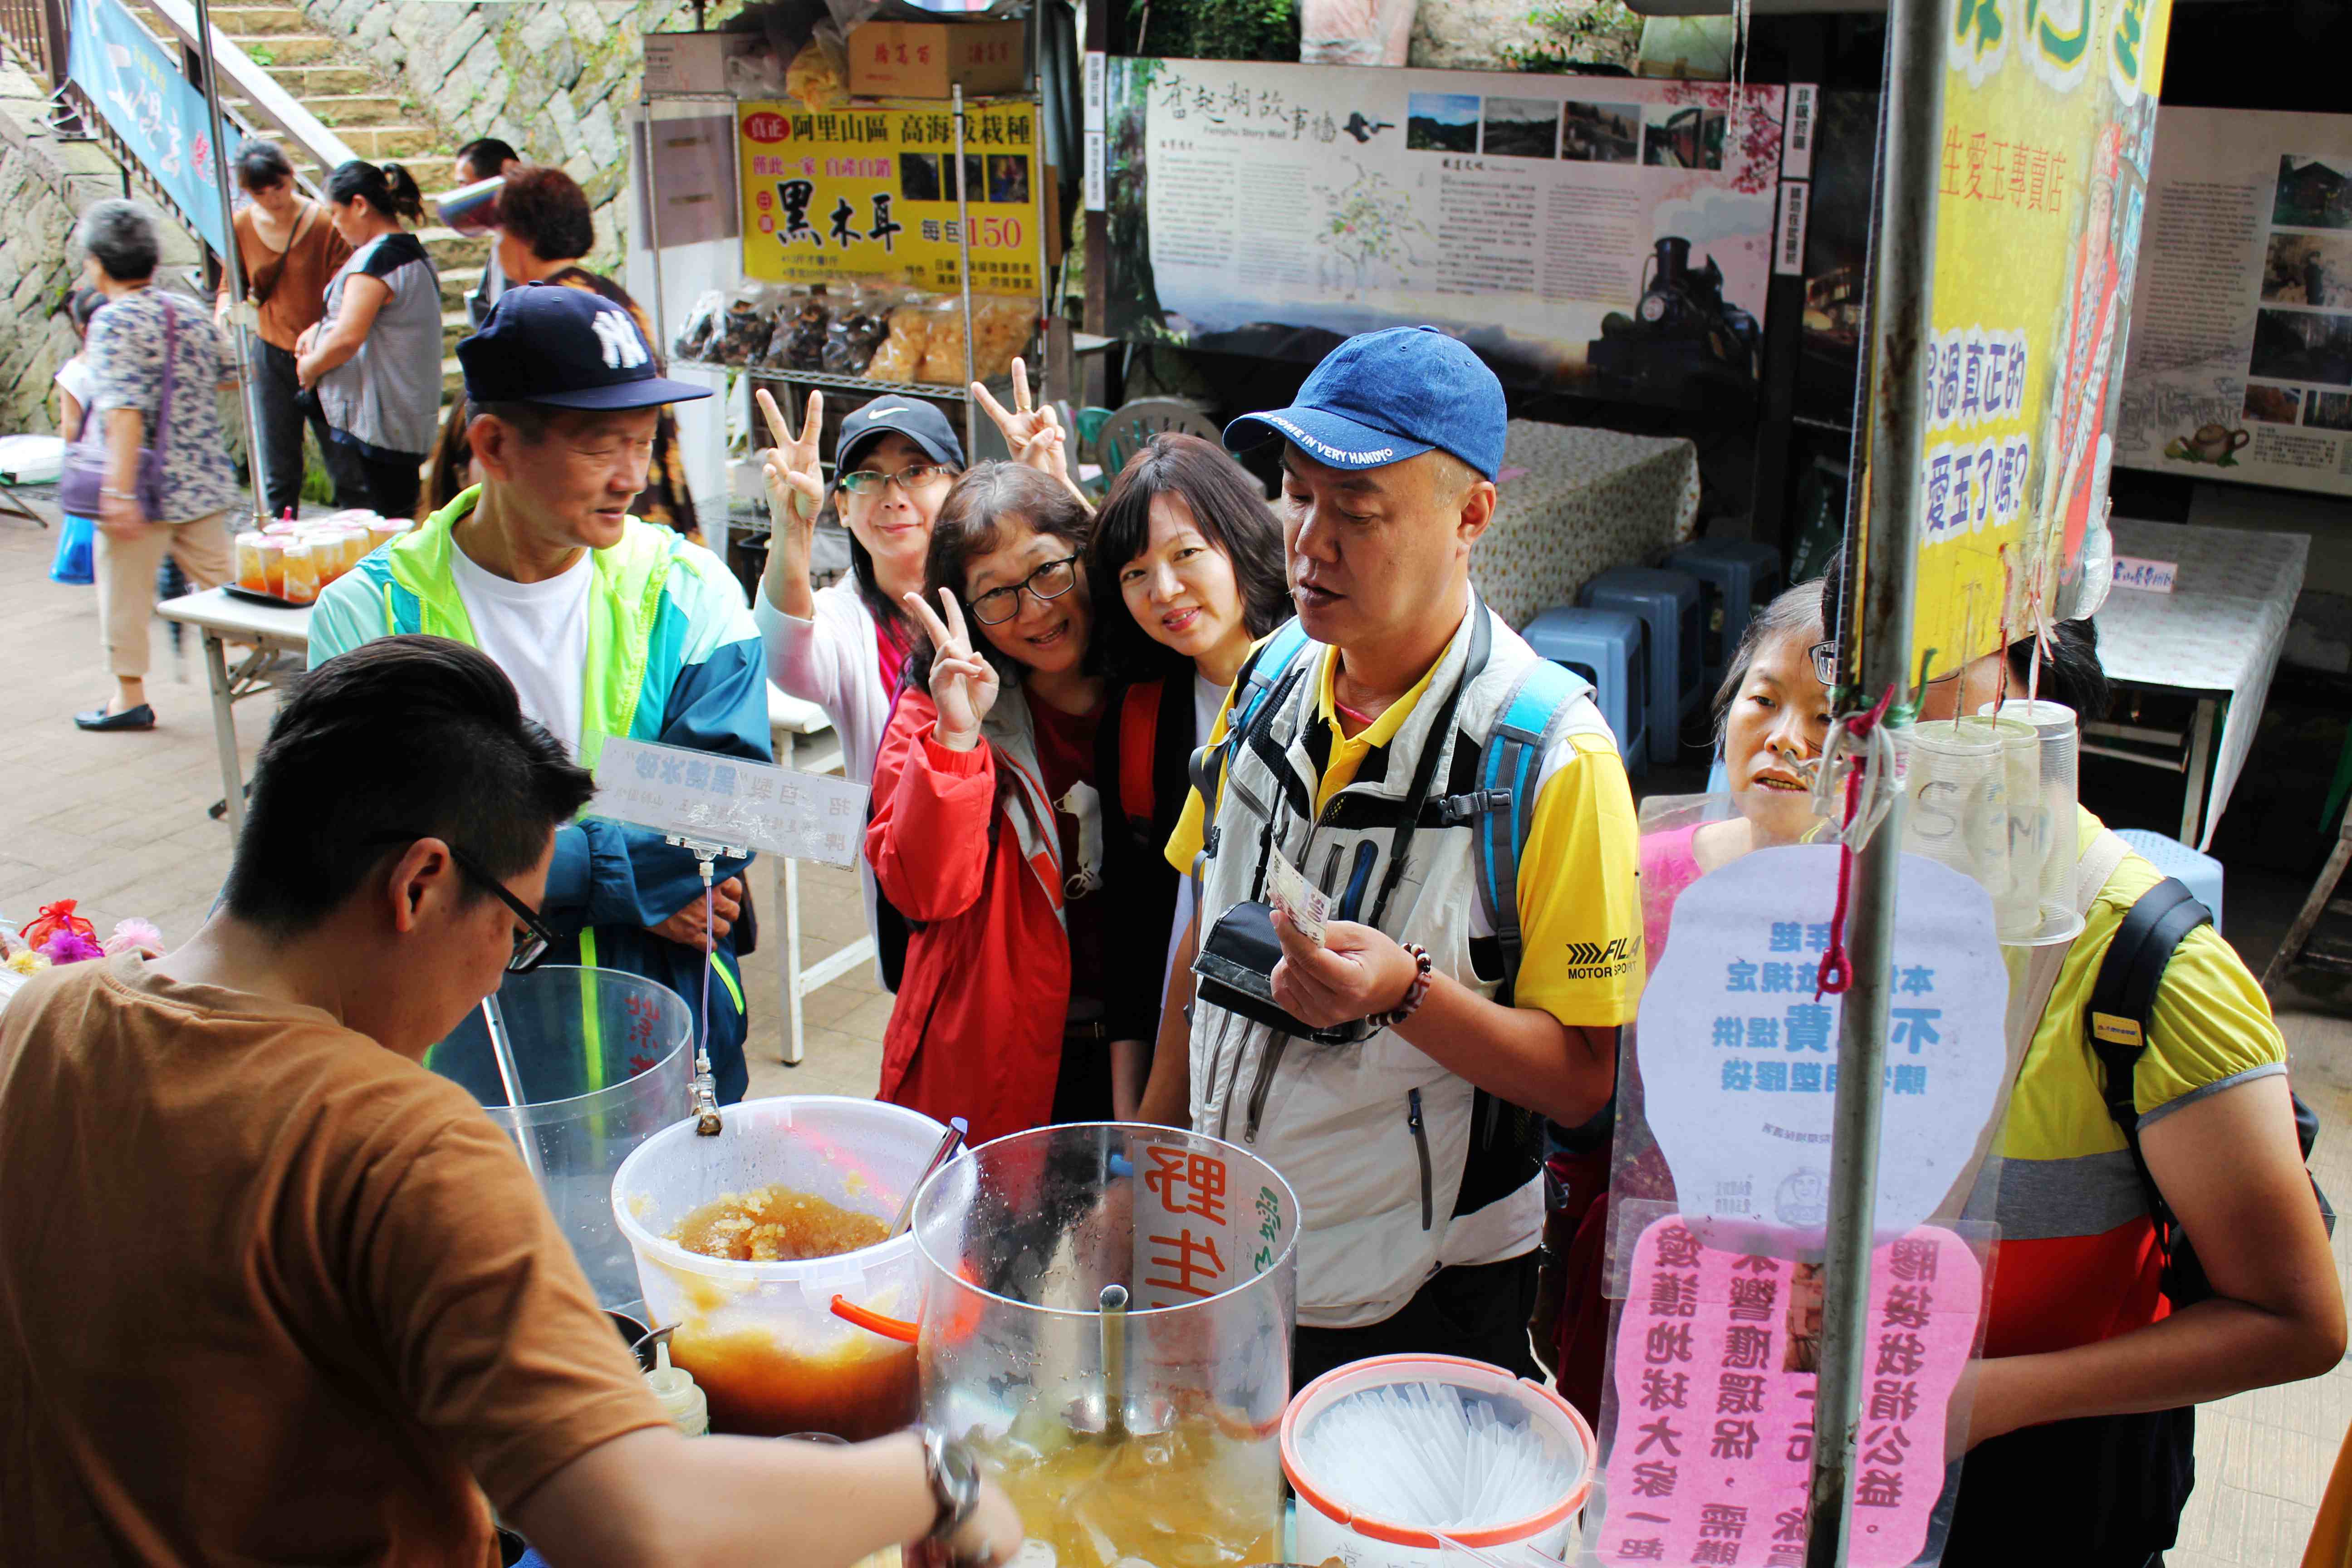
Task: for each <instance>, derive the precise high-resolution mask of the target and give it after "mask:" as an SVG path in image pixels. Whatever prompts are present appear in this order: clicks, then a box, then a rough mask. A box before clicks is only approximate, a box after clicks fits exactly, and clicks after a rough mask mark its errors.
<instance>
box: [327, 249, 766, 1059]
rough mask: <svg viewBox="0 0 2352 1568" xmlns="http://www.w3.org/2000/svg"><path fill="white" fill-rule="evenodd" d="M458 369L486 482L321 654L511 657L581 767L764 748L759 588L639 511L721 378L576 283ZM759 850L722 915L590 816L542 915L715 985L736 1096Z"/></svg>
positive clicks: (562, 939)
mask: <svg viewBox="0 0 2352 1568" xmlns="http://www.w3.org/2000/svg"><path fill="white" fill-rule="evenodd" d="M457 361H458V363H460V364H462V365H463V366H464V367H465V371H466V404H467V424H466V439H467V443H468V445H470V446H471V447H472V448H473V453H474V462H475V466H476V468H477V469H478V471H479V473H480V474H481V476H482V482H481V483H480V484H479V485H478V486H476V487H475V488H473V489H468V490H466V491H464V492H462V493H460V494H459V495H458V496H457V499H456V500H453V501H451V502H450V503H449V504H448V505H447V506H445V507H443V508H442V509H441V510H439V511H437V512H435V513H434V514H433V515H432V516H431V517H429V518H427V519H425V521H424V522H423V523H422V524H421V525H420V526H419V527H418V528H417V529H416V530H415V531H413V532H410V533H406V534H404V535H402V536H401V537H400V538H399V539H397V540H394V542H392V543H390V544H387V545H385V546H384V547H383V548H382V549H380V550H378V551H376V552H374V553H373V554H372V555H370V556H369V557H368V558H367V559H366V560H364V561H362V562H361V563H360V564H359V565H358V566H357V567H356V568H354V569H353V570H352V571H350V572H347V573H345V574H343V575H342V576H341V578H339V579H338V580H337V581H336V582H335V583H334V584H332V585H331V586H330V587H329V588H328V589H327V591H326V592H325V593H323V594H321V595H320V596H319V603H318V606H317V608H316V609H314V610H313V611H312V612H311V618H310V662H311V663H312V664H314V665H315V664H320V663H322V662H324V661H325V660H326V659H329V658H332V657H334V656H335V655H336V654H338V653H341V652H342V651H343V650H344V649H346V648H351V647H358V646H359V645H360V644H362V643H365V642H371V641H373V640H374V639H375V638H377V637H389V636H392V635H394V634H396V633H403V632H430V633H433V634H436V635H437V636H440V637H455V638H457V640H458V641H460V642H465V643H470V644H472V645H473V646H474V647H478V648H480V649H481V650H482V651H483V652H484V653H487V654H488V655H489V656H490V658H493V659H495V660H496V661H497V662H498V665H499V668H501V669H503V670H504V671H506V674H507V678H508V679H510V680H512V681H513V682H514V685H515V691H516V694H517V695H518V696H520V698H521V700H522V710H523V711H524V712H525V713H527V714H529V715H530V717H531V718H533V719H536V720H537V721H539V722H540V723H541V724H543V725H545V726H546V727H547V728H548V730H549V731H551V732H552V733H553V734H554V736H555V738H556V739H557V740H559V741H561V742H563V743H564V745H565V746H567V747H568V748H570V749H571V751H572V755H573V756H574V757H575V758H577V759H578V760H579V761H580V762H581V763H583V764H584V765H587V766H592V767H593V765H594V764H595V762H596V758H597V756H598V755H599V753H600V752H602V751H603V749H604V742H606V741H609V740H612V739H614V738H616V737H621V738H626V739H629V740H636V741H657V742H664V743H667V744H669V745H673V746H684V747H688V748H691V749H692V750H695V751H699V752H710V753H713V754H714V755H717V756H720V757H730V758H737V757H740V758H750V759H753V760H756V761H759V762H766V761H767V760H768V759H769V756H770V754H771V751H770V742H769V738H768V737H769V731H768V683H767V660H766V657H765V656H764V654H763V653H762V652H761V646H760V634H759V630H758V628H757V627H756V626H753V625H752V624H751V610H750V607H749V606H748V605H745V604H744V602H743V590H742V587H741V585H740V584H739V583H738V582H737V581H736V579H735V577H734V575H733V574H731V573H730V572H729V571H728V569H727V568H726V567H725V566H724V565H723V564H721V563H720V562H719V558H718V557H717V556H715V555H713V554H711V553H710V552H709V551H707V550H705V549H703V548H702V547H701V546H700V545H698V544H695V543H693V542H689V541H688V540H687V539H685V538H683V537H681V536H680V535H678V534H677V533H675V532H673V531H670V530H669V529H667V528H665V527H662V526H661V525H660V524H658V523H652V522H647V521H645V520H644V519H642V518H637V517H632V516H631V515H630V514H629V505H630V503H631V502H632V501H634V500H636V497H637V492H638V491H639V490H641V489H644V488H645V485H646V471H647V468H648V466H649V465H650V463H651V461H652V458H653V449H654V425H655V421H656V416H658V414H659V412H660V409H661V405H664V404H667V403H682V402H686V401H688V399H692V398H698V397H708V396H709V395H710V394H709V390H708V389H707V388H704V387H700V386H697V385H695V384H692V383H689V382H683V381H669V380H667V379H665V378H664V377H663V376H662V374H661V373H660V371H659V370H658V368H657V367H656V364H655V363H654V354H653V349H652V346H651V345H650V344H648V343H647V342H646V339H645V334H644V333H642V332H641V331H638V330H637V324H636V322H635V321H634V320H632V319H631V317H630V314H629V312H628V311H627V310H624V309H623V308H622V307H620V306H618V305H616V304H614V303H613V302H611V301H610V300H605V299H603V298H602V297H600V296H598V295H596V294H593V293H591V292H589V291H588V290H586V289H569V288H565V287H563V286H562V285H561V284H552V283H533V284H527V285H525V286H523V287H521V288H519V289H509V290H507V292H506V293H504V294H502V295H500V296H499V302H498V304H497V305H496V306H494V307H493V308H492V309H491V310H490V314H489V318H488V320H487V321H484V322H483V324H482V330H481V331H478V332H476V333H475V334H474V335H473V336H472V337H469V338H467V339H466V340H465V341H463V342H460V343H459V344H458V345H457ZM743 864H744V862H742V861H740V860H728V861H725V862H724V863H723V864H722V866H721V868H720V871H719V878H720V880H719V884H718V886H717V888H716V889H715V890H714V892H713V895H712V897H711V899H710V901H709V905H708V906H707V911H708V912H707V914H706V905H705V903H704V900H703V889H702V879H701V874H700V870H699V868H698V866H697V864H696V862H695V860H694V858H693V857H692V856H690V855H688V853H687V852H686V851H685V850H683V849H679V848H677V847H674V846H671V845H668V844H666V843H664V842H663V841H662V837H661V836H660V835H658V834H654V833H648V832H646V831H644V830H642V829H639V828H635V827H625V826H622V825H621V824H619V823H617V822H611V821H607V820H605V819H604V818H601V817H595V816H589V817H583V818H582V819H581V820H579V821H577V822H574V823H572V824H571V825H569V826H565V827H563V828H562V829H561V830H559V831H558V832H557V834H556V836H555V857H554V859H553V860H552V861H551V863H550V866H549V869H548V876H547V898H546V901H545V903H544V904H543V905H542V906H541V909H540V910H539V911H538V912H539V914H540V915H541V917H542V919H543V921H544V923H545V924H546V925H547V926H548V927H549V928H550V929H551V930H552V931H554V932H555V934H556V936H557V938H558V942H557V945H556V946H555V947H554V948H552V949H551V950H550V951H549V952H548V953H547V955H546V957H547V961H548V962H551V963H580V964H587V965H591V966H594V967H601V968H605V969H620V970H625V971H628V972H629V973H635V974H642V975H645V976H646V977H647V978H648V979H652V980H655V981H658V982H659V983H660V984H664V985H667V986H668V987H669V988H670V989H671V990H673V991H676V992H677V994H680V995H681V996H686V997H689V998H693V997H699V996H702V995H704V994H706V990H707V994H709V998H710V1006H709V1049H710V1061H711V1066H712V1068H713V1069H714V1072H715V1077H716V1084H715V1088H716V1089H717V1092H718V1095H719V1099H720V1100H740V1099H741V1098H742V1096H743V1092H744V1089H745V1087H746V1086H747V1084H748V1083H749V1081H750V1080H749V1074H748V1070H747V1068H746V1067H745V1064H744V1060H743V1037H744V1033H745V1026H746V1020H745V1016H744V1011H743V1000H742V998H743V988H742V984H741V982H740V970H739V969H738V967H737V964H736V961H735V944H736V942H737V940H738V938H737V936H736V933H735V930H734V927H735V925H736V922H737V921H739V920H741V919H742V918H743V914H744V909H743V903H742V899H743V884H742V880H741V879H740V876H738V875H737V874H736V873H738V872H740V869H741V868H742V866H743ZM745 934H746V935H747V936H748V934H749V933H748V928H747V930H746V933H745ZM706 973H707V974H708V979H709V984H708V986H707V987H706V985H705V977H706ZM590 1049H591V1056H590V1057H588V1058H583V1062H582V1070H583V1078H582V1079H580V1080H579V1081H581V1082H583V1083H586V1084H589V1085H593V1084H594V1083H596V1082H598V1081H601V1077H600V1075H601V1074H602V1072H603V1071H604V1062H603V1061H602V1059H601V1058H594V1057H593V1051H594V1049H595V1047H590ZM572 1092H578V1090H576V1089H575V1090H572Z"/></svg>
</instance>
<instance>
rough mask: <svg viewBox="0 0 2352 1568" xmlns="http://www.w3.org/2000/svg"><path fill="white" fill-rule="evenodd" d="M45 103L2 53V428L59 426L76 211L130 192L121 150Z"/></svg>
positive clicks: (70, 347)
mask: <svg viewBox="0 0 2352 1568" xmlns="http://www.w3.org/2000/svg"><path fill="white" fill-rule="evenodd" d="M43 105H44V100H43V97H42V94H41V91H40V89H38V88H37V87H36V86H35V85H34V83H33V80H32V79H31V78H29V77H27V76H26V75H25V74H24V73H23V72H21V71H19V70H18V69H16V67H15V66H13V65H11V64H9V63H7V62H6V61H5V60H0V213H5V214H7V215H8V217H7V221H6V222H5V223H0V434H6V433H11V432H16V431H27V430H29V431H38V432H43V433H47V432H49V431H53V430H55V429H56V428H57V427H58V422H57V403H56V399H55V398H54V397H52V396H51V395H50V385H49V378H50V377H52V376H54V375H55V374H57V371H58V366H59V365H60V364H63V363H65V362H66V361H67V360H68V359H69V358H71V357H72V356H73V352H74V347H75V344H74V335H73V329H72V328H71V327H68V325H67V324H66V319H65V317H64V316H63V315H62V314H60V313H58V306H59V305H60V304H62V303H63V301H64V300H65V296H66V290H67V289H68V288H70V287H71V286H72V285H73V283H74V282H75V281H76V280H77V279H79V276H80V273H81V264H80V258H79V257H76V256H74V255H72V254H71V253H72V249H73V246H72V241H71V235H72V233H73V225H74V218H75V216H77V215H78V214H79V213H80V211H81V210H82V209H83V208H84V207H86V206H88V205H90V203H92V202H95V201H100V200H103V199H104V198H105V197H108V196H117V195H121V194H122V171H121V169H120V168H118V167H117V166H116V164H115V163H114V160H113V159H111V158H110V157H108V156H107V155H106V153H105V152H104V151H103V150H102V149H100V147H99V146H98V145H97V144H96V143H95V142H59V141H58V139H57V138H56V137H55V136H52V135H51V134H49V132H47V130H46V129H45V128H44V127H43V126H42V124H41V120H40V116H41V110H42V108H43Z"/></svg>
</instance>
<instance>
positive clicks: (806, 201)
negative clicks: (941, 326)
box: [737, 100, 1051, 295]
mask: <svg viewBox="0 0 2352 1568" xmlns="http://www.w3.org/2000/svg"><path fill="white" fill-rule="evenodd" d="M737 123H738V125H739V127H740V135H741V139H742V140H741V150H740V157H739V158H738V163H739V165H740V169H741V172H742V179H743V270H744V272H745V273H747V274H748V275H750V276H751V277H753V278H766V279H777V280H780V281H783V282H789V283H822V282H824V281H825V280H827V279H834V278H887V279H897V280H898V281H899V282H902V283H906V284H909V285H911V286H912V287H914V288H917V289H940V290H946V289H956V288H959V287H961V283H962V279H961V276H960V275H959V273H958V270H957V268H958V264H959V245H960V243H961V236H962V226H963V225H964V224H965V223H966V222H969V223H970V224H971V286H972V288H974V289H980V290H983V291H987V292H992V293H999V294H1029V295H1034V294H1035V293H1036V292H1037V291H1038V289H1039V287H1040V282H1041V280H1040V279H1039V277H1038V274H1037V268H1038V262H1039V258H1041V257H1045V251H1046V244H1045V230H1044V228H1043V226H1042V225H1043V222H1044V208H1043V207H1042V205H1040V198H1041V197H1042V195H1043V194H1044V193H1045V189H1046V184H1047V182H1046V175H1047V174H1048V171H1047V169H1046V167H1045V160H1044V159H1043V158H1042V157H1041V156H1040V155H1039V153H1038V149H1037V106H1036V105H1035V104H1034V103H1026V102H1019V103H992V102H985V101H981V102H972V103H967V104H966V105H965V107H964V130H963V172H964V185H965V191H966V195H965V202H964V206H965V213H964V214H962V215H960V214H959V212H958V210H957V205H956V157H955V115H954V114H953V112H952V111H951V110H950V109H949V107H948V106H947V105H946V104H944V103H931V102H924V103H920V104H914V103H894V102H890V101H888V100H885V101H883V102H879V103H874V104H859V105H856V106H855V107H852V108H848V109H842V110H826V111H824V112H812V111H811V110H808V109H807V108H806V107H804V106H803V105H802V104H800V103H797V102H793V101H790V100H776V101H772V102H755V103H745V104H743V105H741V106H740V110H739V112H738V115H737ZM1047 259H1049V260H1050V259H1051V258H1047Z"/></svg>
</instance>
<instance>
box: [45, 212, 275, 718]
mask: <svg viewBox="0 0 2352 1568" xmlns="http://www.w3.org/2000/svg"><path fill="white" fill-rule="evenodd" d="M74 240H75V243H76V244H77V245H79V247H81V249H82V251H83V252H84V253H85V256H86V258H87V259H86V260H85V261H84V263H83V267H82V276H83V278H84V279H85V280H86V281H87V282H88V283H89V286H90V287H91V288H93V289H97V290H98V291H99V292H100V293H101V294H104V295H105V296H106V299H107V304H106V308H105V309H104V310H100V312H99V313H98V315H97V317H96V318H95V319H94V320H93V321H91V323H90V328H89V351H88V352H89V367H90V374H91V377H92V380H93V381H94V383H95V384H96V391H95V394H94V396H93V398H92V408H91V417H92V418H94V419H95V420H96V421H97V422H98V426H99V428H100V431H102V432H103V434H104V440H105V445H106V452H107V468H106V478H105V480H104V485H103V489H100V492H99V493H100V508H99V517H98V528H99V537H98V552H97V561H96V567H97V576H98V625H99V634H100V637H101V638H102V639H103V640H104V642H105V644H106V660H107V671H108V673H109V674H110V675H112V676H113V677H114V695H113V697H112V699H111V700H109V701H108V702H107V704H106V705H105V706H104V707H102V708H94V709H92V710H89V711H88V712H86V713H77V714H75V715H74V722H75V723H76V724H77V725H79V726H80V727H81V728H82V729H85V730H152V729H153V728H154V727H155V710H153V709H152V708H151V707H149V706H148V703H147V691H146V676H147V658H148V649H147V623H148V620H149V619H150V617H151V616H152V614H153V612H154V608H155V573H156V569H157V568H158V567H159V566H161V565H162V564H163V558H164V556H165V555H166V554H168V555H170V556H171V558H172V559H173V561H176V562H177V563H179V566H180V569H181V570H182V571H183V572H184V573H186V574H187V575H188V577H189V578H190V579H191V580H192V581H194V582H195V583H197V584H201V585H203V586H205V587H207V588H209V587H212V586H213V585H214V584H218V583H222V582H226V580H227V579H228V576H229V574H230V570H231V562H230V555H229V539H228V531H227V529H226V526H225V515H226V512H227V510H228V509H229V508H231V507H233V506H235V505H236V504H237V502H238V500H240V496H239V493H238V490H237V487H236V476H235V474H234V472H233V471H232V470H231V468H230V467H229V459H228V447H227V443H226V441H225V440H224V439H223V437H222V434H221V425H220V411H219V408H218V406H217V405H215V401H214V388H215V387H216V386H217V385H218V384H220V379H221V354H220V340H219V338H218V336H217V335H216V334H215V331H214V328H213V321H212V313H211V311H210V310H206V309H205V303H204V301H202V300H193V299H189V298H187V297H185V296H172V295H168V294H166V293H165V292H164V291H163V290H162V289H157V288H156V287H154V282H155V266H156V263H157V262H158V261H159V260H160V259H161V258H162V254H163V242H162V237H161V235H160V232H159V230H158V227H157V221H156V214H155V211H154V209H153V208H152V207H149V206H146V205H143V204H142V203H139V202H128V201H104V202H99V203H97V204H96V205H92V206H91V207H89V209H88V210H87V211H85V212H84V213H83V214H82V216H81V222H80V223H79V225H78V226H76V228H75V230H74ZM167 381H168V383H169V387H170V393H171V396H170V404H169V407H168V409H167V408H166V407H165V402H164V394H165V387H166V383H167ZM141 447H152V448H153V449H154V451H155V454H156V456H157V458H159V459H160V462H159V464H158V468H159V469H160V473H159V476H158V482H157V483H156V484H155V486H154V487H153V490H152V496H151V497H150V498H149V500H152V515H150V509H149V505H148V502H147V501H146V500H142V498H141V493H140V490H141V486H140V480H141V474H140V467H141V465H140V460H139V453H140V448H141Z"/></svg>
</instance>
